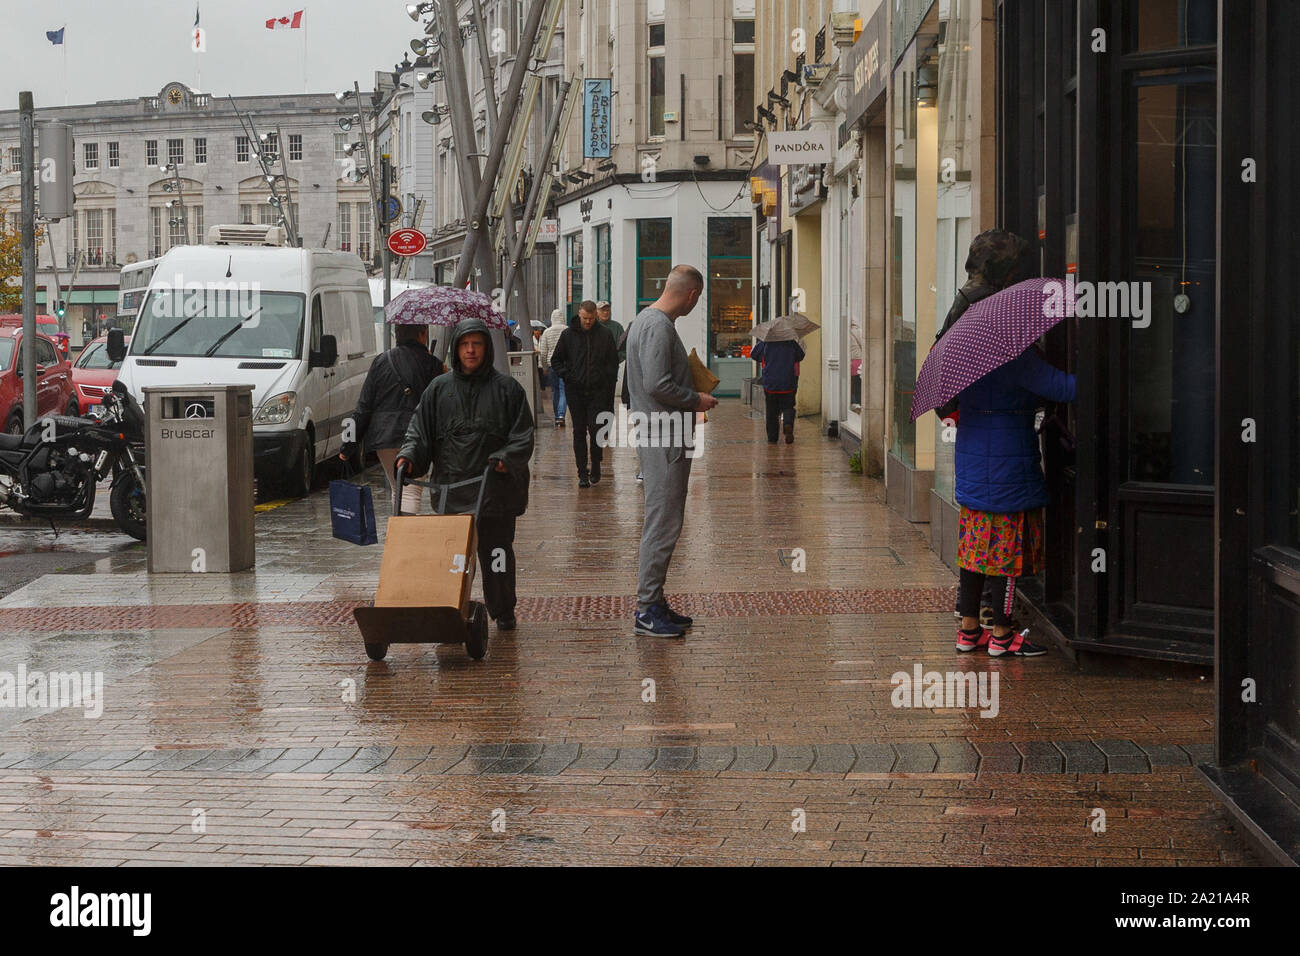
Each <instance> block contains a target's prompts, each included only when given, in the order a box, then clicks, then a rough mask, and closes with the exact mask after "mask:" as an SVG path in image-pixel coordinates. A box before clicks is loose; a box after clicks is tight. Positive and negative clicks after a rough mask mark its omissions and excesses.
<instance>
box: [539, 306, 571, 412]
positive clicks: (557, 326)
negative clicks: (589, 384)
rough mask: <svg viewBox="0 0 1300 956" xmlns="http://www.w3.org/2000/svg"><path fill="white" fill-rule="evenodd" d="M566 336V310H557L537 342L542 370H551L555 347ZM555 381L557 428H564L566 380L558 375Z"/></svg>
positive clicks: (553, 396) (554, 377)
mask: <svg viewBox="0 0 1300 956" xmlns="http://www.w3.org/2000/svg"><path fill="white" fill-rule="evenodd" d="M563 334H564V310H563V309H555V310H554V311H552V312H551V325H550V328H548V329H546V331H544V332H543V333H542V337H541V338H540V339H538V340H537V361H538V364H540V365H541V367H542V369H543V370H544V371H546V372H550V370H551V354H552V353H553V352H554V351H555V346H556V345H558V344H559V342H560V336H561V335H563ZM550 377H551V378H552V379H553V382H552V386H551V388H552V391H551V402H552V404H553V405H554V406H555V427H556V428H563V427H564V412H565V401H564V380H563V379H561V378H560V377H559V376H558V375H551V376H550Z"/></svg>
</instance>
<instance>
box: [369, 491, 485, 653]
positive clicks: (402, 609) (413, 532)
mask: <svg viewBox="0 0 1300 956" xmlns="http://www.w3.org/2000/svg"><path fill="white" fill-rule="evenodd" d="M477 547H478V541H477V535H476V533H475V529H474V517H473V516H472V515H405V516H401V517H393V518H390V519H389V520H388V533H387V537H386V539H385V541H384V557H383V562H382V563H381V565H380V568H379V588H378V590H377V591H376V593H375V603H374V606H373V607H370V608H363V607H359V608H356V610H355V615H356V620H357V625H358V626H359V627H360V628H361V633H362V636H363V637H364V639H365V640H366V642H367V643H375V644H417V643H426V642H428V643H446V644H459V643H462V642H463V641H464V640H465V628H466V625H465V620H466V618H467V617H468V616H469V595H470V588H471V587H472V586H473V584H474V568H475V560H474V556H475V553H476V550H477Z"/></svg>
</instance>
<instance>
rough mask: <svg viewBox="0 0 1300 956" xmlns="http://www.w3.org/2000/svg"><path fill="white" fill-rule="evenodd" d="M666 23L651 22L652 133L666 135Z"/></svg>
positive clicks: (653, 134)
mask: <svg viewBox="0 0 1300 956" xmlns="http://www.w3.org/2000/svg"><path fill="white" fill-rule="evenodd" d="M664 69H665V67H664V25H663V24H662V23H652V24H650V127H649V128H650V135H651V136H663V135H664V89H665V82H666V76H665V74H664Z"/></svg>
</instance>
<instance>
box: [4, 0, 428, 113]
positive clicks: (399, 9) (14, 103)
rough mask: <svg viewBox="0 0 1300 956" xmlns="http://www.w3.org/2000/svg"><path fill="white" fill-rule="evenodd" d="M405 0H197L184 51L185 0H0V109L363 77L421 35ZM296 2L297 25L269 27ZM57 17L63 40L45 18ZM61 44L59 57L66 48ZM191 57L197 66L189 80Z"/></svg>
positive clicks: (251, 90)
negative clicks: (195, 34)
mask: <svg viewBox="0 0 1300 956" xmlns="http://www.w3.org/2000/svg"><path fill="white" fill-rule="evenodd" d="M406 2H407V0H200V3H199V4H198V6H199V10H200V14H201V21H200V22H201V25H202V27H203V29H204V30H205V31H206V32H207V46H208V50H207V52H206V53H192V52H190V34H191V31H192V28H193V26H194V8H195V2H194V0H40V2H38V3H32V2H31V0H0V109H4V110H10V109H17V107H18V92H19V91H20V90H31V91H32V93H33V95H34V98H35V101H36V107H37V109H40V108H41V107H42V106H62V105H63V104H64V98H65V90H66V97H67V102H68V103H69V104H72V105H75V104H78V103H93V102H95V101H97V100H117V99H131V98H134V97H137V96H146V95H149V94H154V93H157V92H158V91H159V90H160V89H162V87H163V86H164V85H165V84H166V83H168V82H170V81H172V80H179V81H180V82H182V83H187V84H189V85H190V86H195V85H196V84H198V85H199V89H200V90H201V91H202V92H205V93H214V94H217V95H218V96H225V95H226V94H228V93H229V94H234V95H236V96H248V95H252V94H257V93H301V92H303V74H304V71H303V55H302V51H303V45H304V41H305V44H306V51H307V55H306V79H307V84H308V87H309V90H310V92H313V93H325V92H333V91H335V90H340V89H343V88H344V87H347V88H351V86H352V82H353V80H357V81H359V82H360V83H361V88H362V89H368V88H369V87H370V85H371V83H372V79H373V75H374V71H375V70H391V69H392V68H393V64H394V63H396V62H398V61H399V60H401V58H402V54H403V52H405V51H407V50H409V49H410V41H411V40H412V39H413V38H415V37H417V36H420V35H422V33H421V29H420V26H419V25H418V24H415V23H412V22H411V19H410V18H409V17H408V16H407V15H406V9H405V8H406ZM296 10H302V11H304V12H303V19H302V28H301V29H299V30H268V29H266V21H267V20H268V19H270V18H271V17H282V16H289V17H292V16H293V13H294V11H296ZM65 24H66V25H67V31H66V33H65V34H64V42H65V44H66V47H64V46H55V45H53V44H51V43H50V41H49V40H47V39H46V37H45V33H46V31H47V30H57V29H59V28H60V27H62V26H64V25H65ZM65 49H66V54H67V55H66V68H65V65H64V64H65V55H64V51H65ZM196 66H197V67H198V68H199V69H200V70H201V71H202V81H201V84H199V81H198V75H197V74H196Z"/></svg>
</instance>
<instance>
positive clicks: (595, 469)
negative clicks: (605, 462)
mask: <svg viewBox="0 0 1300 956" xmlns="http://www.w3.org/2000/svg"><path fill="white" fill-rule="evenodd" d="M598 481H600V462H598V461H594V462H592V463H591V483H592V484H593V485H594V484H596V483H597V482H598Z"/></svg>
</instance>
